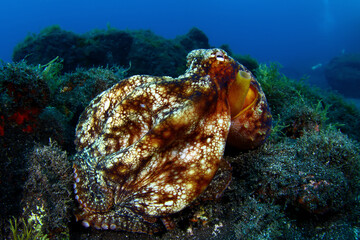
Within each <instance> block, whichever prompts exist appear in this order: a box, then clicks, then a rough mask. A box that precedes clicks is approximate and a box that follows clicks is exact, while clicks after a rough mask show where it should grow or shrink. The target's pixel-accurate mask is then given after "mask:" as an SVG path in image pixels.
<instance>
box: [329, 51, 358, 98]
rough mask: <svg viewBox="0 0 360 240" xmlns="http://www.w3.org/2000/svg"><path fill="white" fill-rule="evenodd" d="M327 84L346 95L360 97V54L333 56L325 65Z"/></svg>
mask: <svg viewBox="0 0 360 240" xmlns="http://www.w3.org/2000/svg"><path fill="white" fill-rule="evenodd" d="M325 76H326V79H327V81H328V83H329V85H330V86H331V87H332V88H333V89H335V90H337V91H339V92H340V93H342V94H344V95H345V96H346V97H354V98H360V91H359V89H360V54H346V55H342V56H339V57H335V58H333V59H332V60H331V61H330V62H329V63H328V64H327V65H326V67H325Z"/></svg>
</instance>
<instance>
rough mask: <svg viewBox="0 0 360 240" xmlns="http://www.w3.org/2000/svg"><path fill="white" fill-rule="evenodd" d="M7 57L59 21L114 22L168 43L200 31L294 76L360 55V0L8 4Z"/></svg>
mask: <svg viewBox="0 0 360 240" xmlns="http://www.w3.org/2000/svg"><path fill="white" fill-rule="evenodd" d="M0 23H1V24H0V32H1V38H0V59H2V60H4V61H11V55H12V51H13V48H14V46H15V45H16V44H17V43H18V42H19V41H22V40H23V39H24V38H25V36H26V35H27V34H28V33H38V32H39V31H40V30H41V29H43V28H44V27H46V26H49V25H53V24H58V25H60V27H61V28H63V29H65V30H71V31H74V32H77V33H84V32H87V31H90V30H91V29H94V28H99V29H105V28H106V27H107V24H110V25H111V26H112V27H115V28H118V29H151V30H152V31H154V32H155V33H156V34H158V35H161V36H164V37H166V38H174V37H175V36H177V35H183V34H186V33H187V32H188V30H189V29H190V28H191V27H194V26H195V27H198V28H200V29H201V30H203V31H204V32H205V34H206V35H207V36H208V37H209V40H210V44H211V45H213V46H219V45H221V44H224V43H227V44H229V45H230V47H231V48H232V50H233V52H234V53H239V54H250V55H251V56H252V57H254V58H256V59H257V60H258V61H260V62H267V61H277V62H280V63H281V64H282V65H283V66H284V68H285V69H287V70H288V71H289V72H290V73H294V74H299V75H302V74H307V73H309V72H310V71H311V67H312V66H314V65H316V64H318V63H326V62H327V61H329V60H330V59H331V58H332V57H334V56H337V55H340V54H342V53H344V52H345V53H352V52H360V0H301V1H295V0H248V1H244V0H221V1H216V0H206V1H205V0H198V1H196V0H181V1H164V0H158V1H157V0H153V1H149V0H129V1H120V0H78V1H76V0H32V1H29V0H8V1H5V0H2V2H1V4H0Z"/></svg>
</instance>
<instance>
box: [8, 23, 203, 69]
mask: <svg viewBox="0 0 360 240" xmlns="http://www.w3.org/2000/svg"><path fill="white" fill-rule="evenodd" d="M197 48H210V45H209V41H208V38H207V36H206V35H205V34H204V33H203V32H202V31H200V30H199V29H197V28H192V29H191V30H190V31H189V32H188V33H187V34H185V35H182V36H178V37H176V38H175V39H165V38H163V37H161V36H158V35H156V34H154V33H153V32H152V31H150V30H137V31H135V30H133V31H131V30H117V29H114V28H108V29H107V30H93V31H90V32H88V33H85V34H76V33H73V32H70V31H65V30H63V29H61V28H60V27H59V26H56V25H55V26H50V27H47V28H45V29H43V30H42V31H41V32H40V33H39V34H33V35H29V36H28V37H26V39H25V40H24V41H23V42H20V43H19V44H18V45H17V46H16V47H15V49H14V52H13V61H14V62H17V61H20V60H21V59H25V60H26V61H27V63H29V64H45V63H47V62H49V61H51V60H52V59H54V58H56V57H59V58H61V59H63V66H64V69H63V71H65V72H72V71H75V69H76V68H77V67H83V68H91V67H100V66H103V67H106V66H109V67H112V66H126V67H127V66H131V68H130V72H129V73H130V74H132V75H133V74H151V75H170V76H178V75H180V74H182V73H183V72H184V70H185V69H186V67H185V65H186V62H185V60H186V55H187V53H188V52H189V51H191V50H193V49H197Z"/></svg>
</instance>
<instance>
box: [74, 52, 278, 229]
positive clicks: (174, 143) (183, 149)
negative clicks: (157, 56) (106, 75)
mask: <svg viewBox="0 0 360 240" xmlns="http://www.w3.org/2000/svg"><path fill="white" fill-rule="evenodd" d="M271 120H272V117H271V113H270V110H269V107H268V104H267V101H266V98H265V94H264V93H263V91H262V89H261V87H260V84H259V83H258V82H257V81H256V79H255V77H254V76H253V75H252V74H251V72H249V71H248V70H247V69H246V68H245V67H244V66H243V65H241V64H240V63H238V62H237V61H235V60H234V59H233V58H231V57H230V56H228V54H227V53H226V52H225V51H223V50H221V49H208V50H205V49H197V50H193V51H191V52H190V53H189V54H188V56H187V70H186V72H185V73H184V74H183V75H181V76H179V77H177V78H172V77H167V76H164V77H156V76H149V75H136V76H132V77H130V78H127V79H124V80H122V81H120V82H119V83H118V84H116V85H114V86H113V87H111V88H110V89H108V90H106V91H104V92H102V93H101V94H100V95H98V96H97V97H96V98H94V99H93V100H92V101H91V103H90V104H89V106H88V107H86V109H85V110H84V112H83V113H82V115H81V116H80V120H79V123H78V125H77V127H76V140H75V144H76V150H77V153H76V155H75V163H74V179H75V183H74V192H75V198H76V200H77V202H78V203H79V209H78V212H77V213H76V219H77V220H78V221H81V222H82V225H83V226H85V227H94V228H96V229H103V230H107V229H110V230H125V231H131V232H141V233H148V234H152V233H156V232H159V231H163V230H165V229H172V228H174V223H173V221H172V220H171V215H172V214H174V213H177V212H179V211H181V210H183V209H184V208H186V207H188V206H190V205H191V204H192V203H193V202H194V201H195V200H198V199H205V198H209V197H218V196H220V195H221V193H222V192H223V191H224V189H226V187H227V185H228V184H229V182H230V179H231V167H230V165H229V164H228V163H227V162H226V161H225V160H224V158H223V154H224V149H225V145H226V144H229V145H232V146H234V147H237V148H240V149H252V148H256V147H258V146H259V145H261V144H262V143H264V141H265V140H266V138H267V137H268V136H269V133H270V129H271Z"/></svg>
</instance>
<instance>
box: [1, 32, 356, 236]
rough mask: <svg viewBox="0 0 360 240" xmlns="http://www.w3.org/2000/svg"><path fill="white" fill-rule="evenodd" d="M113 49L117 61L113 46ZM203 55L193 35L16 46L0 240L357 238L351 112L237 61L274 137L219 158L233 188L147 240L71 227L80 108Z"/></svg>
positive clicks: (333, 98) (50, 38)
mask: <svg viewBox="0 0 360 240" xmlns="http://www.w3.org/2000/svg"><path fill="white" fill-rule="evenodd" d="M61 39H63V42H61V41H60V40H61ZM115 39H116V40H115ZM119 39H120V40H122V41H120V42H119V46H121V47H119V49H117V50H116V49H114V48H113V46H112V45H113V44H114V41H118V40H119ZM42 41H43V42H42ZM55 42H56V43H57V44H55ZM40 43H41V44H40ZM44 43H46V44H47V45H48V48H45V45H46V44H45V45H42V44H44ZM50 43H54V44H50ZM41 46H42V47H41ZM59 46H60V47H59ZM62 47H64V49H62ZM208 47H210V46H209V45H208V41H207V37H206V35H205V34H203V33H202V32H201V31H200V30H198V29H192V30H190V32H189V33H188V34H186V35H184V36H179V37H177V38H176V39H173V40H167V39H164V38H162V37H159V36H156V35H155V34H153V33H152V32H150V31H120V30H116V29H108V30H105V31H93V32H92V33H88V34H85V35H78V34H75V33H71V32H67V31H64V30H61V29H60V28H58V27H51V28H49V29H46V30H44V31H42V33H40V34H37V35H32V36H29V37H28V38H27V39H26V40H24V42H23V43H20V44H19V46H18V47H17V48H16V49H15V51H14V60H16V61H17V62H16V63H2V64H1V67H0V76H1V78H0V89H1V95H0V102H1V104H0V109H1V111H0V144H1V150H0V157H1V159H2V161H1V162H0V182H1V188H0V196H1V197H0V212H2V215H1V218H0V228H1V230H0V236H1V237H2V238H15V235H17V236H23V235H24V234H25V233H29V234H33V235H32V236H33V237H34V236H37V237H42V239H64V238H65V239H115V238H116V239H139V238H141V239H176V238H178V239H219V238H221V239H279V238H280V237H282V238H284V239H319V238H320V239H357V238H359V229H360V223H359V217H360V205H359V194H360V181H359V180H360V171H359V169H360V145H359V141H360V133H359V131H358V129H360V120H359V119H360V112H359V111H358V110H357V108H356V107H355V106H353V105H351V104H349V103H347V102H346V101H345V100H344V97H343V96H342V95H340V94H338V93H334V92H332V91H325V90H322V89H317V88H314V87H311V86H309V85H307V84H306V83H305V82H302V81H299V80H293V79H289V78H288V77H286V76H285V75H283V74H281V73H280V68H279V66H278V65H277V64H270V65H265V64H258V63H257V62H256V61H255V60H254V59H252V58H251V57H249V56H240V55H239V56H237V55H236V54H231V55H232V56H233V57H234V58H235V59H238V60H240V61H244V62H248V64H249V65H248V66H249V68H250V66H251V69H252V71H253V73H254V75H255V76H256V78H257V80H258V81H259V82H260V84H261V86H262V89H263V91H264V93H265V95H266V97H267V101H268V104H269V106H270V109H271V112H272V115H273V129H272V132H271V135H270V138H269V139H268V140H267V142H266V143H265V144H264V145H262V146H260V147H258V148H256V149H253V150H247V151H241V150H238V149H236V148H233V147H231V146H227V147H226V149H225V154H224V158H225V160H226V161H227V162H229V163H230V164H231V167H232V170H231V171H232V181H231V182H230V184H229V185H228V187H227V188H226V190H225V191H224V192H223V193H222V195H221V197H220V198H218V199H217V200H215V201H214V200H208V201H206V200H205V198H202V199H198V200H196V201H195V202H194V203H193V204H191V205H190V206H188V207H186V208H185V209H183V210H182V211H180V212H177V213H175V214H173V215H172V218H173V223H174V225H175V228H174V229H173V230H169V231H166V230H164V231H162V232H160V233H156V234H154V235H146V234H141V233H129V232H123V231H110V230H107V231H103V230H96V229H92V228H84V227H83V226H82V225H81V224H80V223H78V222H76V221H75V218H74V217H73V216H74V212H75V210H76V209H77V208H78V207H79V206H78V204H77V203H76V201H75V195H74V193H73V186H72V185H73V176H72V173H71V171H72V170H71V166H72V164H73V161H74V159H73V157H74V155H75V145H74V144H73V141H74V139H75V126H76V124H77V123H78V119H79V116H80V114H81V113H82V112H83V110H84V109H85V107H86V106H87V105H88V104H89V102H90V101H91V100H92V99H93V98H94V97H96V96H97V95H98V94H99V93H100V92H102V91H104V90H106V89H108V88H110V87H112V86H113V85H114V84H116V83H118V82H120V81H121V79H123V78H125V77H127V76H130V75H133V74H137V73H149V74H152V75H170V76H178V75H179V74H182V73H183V71H184V70H185V69H186V66H185V62H186V54H187V53H188V52H189V51H190V50H192V49H194V48H208ZM223 48H224V49H226V50H227V51H228V52H231V49H230V48H229V47H228V46H226V45H224V46H223ZM65 49H71V51H65ZM141 53H142V54H141ZM91 57H94V58H95V59H93V60H91V59H92V58H91ZM23 58H25V60H22V59H23ZM241 59H242V60H241ZM130 62H131V67H130V68H129V66H130ZM150 62H151V63H150ZM146 63H147V64H146ZM148 64H149V65H148ZM150 64H151V65H150ZM244 65H245V66H246V64H245V63H244ZM148 66H151V67H149V68H147V67H148ZM150 68H153V70H154V72H151V70H150ZM49 139H50V140H49ZM14 219H16V222H15V220H14ZM10 222H11V224H10ZM15 223H16V224H15ZM15 225H16V226H17V228H16V229H15ZM29 229H32V230H29Z"/></svg>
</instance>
